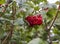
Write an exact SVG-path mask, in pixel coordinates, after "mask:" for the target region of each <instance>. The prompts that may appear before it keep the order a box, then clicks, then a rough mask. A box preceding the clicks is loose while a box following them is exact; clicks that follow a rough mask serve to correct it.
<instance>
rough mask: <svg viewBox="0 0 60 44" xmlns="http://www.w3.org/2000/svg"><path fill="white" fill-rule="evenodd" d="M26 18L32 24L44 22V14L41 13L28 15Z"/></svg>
mask: <svg viewBox="0 0 60 44" xmlns="http://www.w3.org/2000/svg"><path fill="white" fill-rule="evenodd" d="M25 20H26V21H27V22H28V23H29V25H30V26H34V25H41V24H42V22H43V20H42V16H41V15H39V14H37V15H32V16H27V17H26V19H25Z"/></svg>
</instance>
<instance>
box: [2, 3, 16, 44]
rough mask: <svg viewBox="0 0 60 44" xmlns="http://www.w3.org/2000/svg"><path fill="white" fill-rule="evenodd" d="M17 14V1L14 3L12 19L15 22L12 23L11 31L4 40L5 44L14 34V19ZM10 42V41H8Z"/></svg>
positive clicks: (3, 43)
mask: <svg viewBox="0 0 60 44" xmlns="http://www.w3.org/2000/svg"><path fill="white" fill-rule="evenodd" d="M15 14H16V6H15V2H13V3H12V20H13V23H12V24H11V27H10V31H9V33H8V34H7V36H6V38H5V39H4V40H3V42H2V44H5V42H6V41H8V40H7V39H8V38H10V39H11V37H12V34H13V30H14V25H13V24H14V20H15ZM6 44H8V43H6Z"/></svg>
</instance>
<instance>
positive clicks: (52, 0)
mask: <svg viewBox="0 0 60 44" xmlns="http://www.w3.org/2000/svg"><path fill="white" fill-rule="evenodd" d="M47 1H48V2H49V3H55V2H56V1H58V0H47Z"/></svg>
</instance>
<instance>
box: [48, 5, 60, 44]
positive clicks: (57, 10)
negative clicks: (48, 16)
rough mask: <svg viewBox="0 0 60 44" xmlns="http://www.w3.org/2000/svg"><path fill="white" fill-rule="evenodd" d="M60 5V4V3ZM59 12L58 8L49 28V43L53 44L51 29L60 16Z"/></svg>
mask: <svg viewBox="0 0 60 44" xmlns="http://www.w3.org/2000/svg"><path fill="white" fill-rule="evenodd" d="M59 6H60V4H59ZM58 13H59V9H58V10H57V13H56V16H55V17H54V18H53V21H52V22H51V24H50V27H49V29H48V36H49V40H50V43H49V44H52V40H51V37H50V30H51V27H52V26H53V24H54V22H55V20H56V18H57V16H58Z"/></svg>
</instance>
